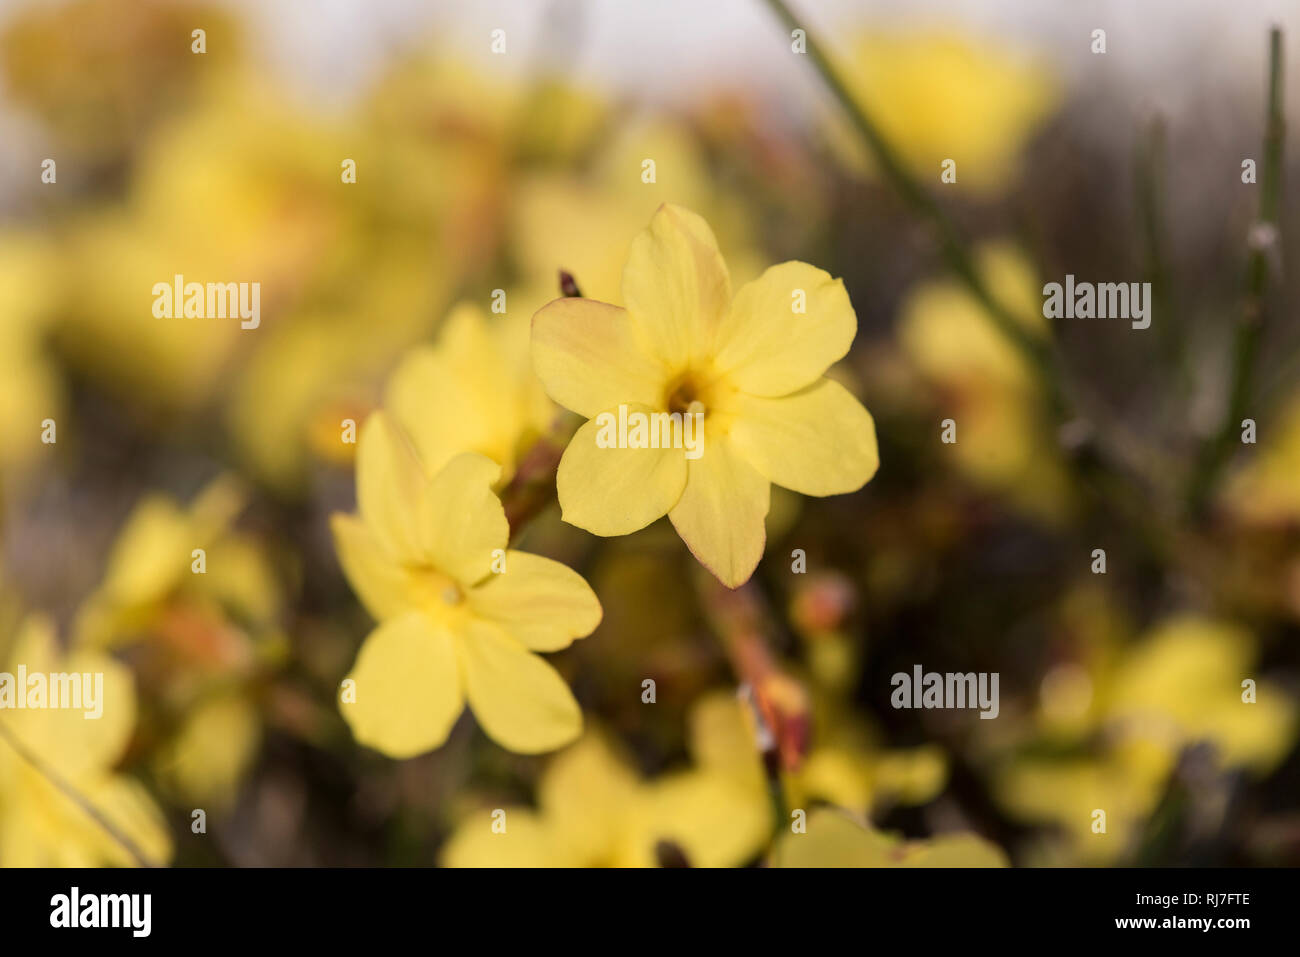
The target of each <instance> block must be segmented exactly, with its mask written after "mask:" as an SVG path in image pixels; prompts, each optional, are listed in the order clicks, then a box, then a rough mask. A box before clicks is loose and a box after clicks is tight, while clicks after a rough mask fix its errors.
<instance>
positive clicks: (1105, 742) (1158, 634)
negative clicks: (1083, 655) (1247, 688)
mask: <svg viewBox="0 0 1300 957" xmlns="http://www.w3.org/2000/svg"><path fill="white" fill-rule="evenodd" d="M1095 645H1096V642H1095V641H1093V640H1091V639H1090V641H1089V643H1088V647H1089V648H1093V647H1095ZM1253 657H1254V642H1253V640H1252V639H1251V636H1250V634H1249V633H1248V632H1247V631H1245V630H1244V629H1242V628H1240V627H1238V626H1235V625H1232V624H1230V623H1227V622H1220V621H1214V620H1210V619H1203V618H1196V617H1192V616H1185V617H1180V618H1173V619H1170V620H1168V621H1166V622H1163V623H1161V624H1159V625H1157V626H1156V627H1155V628H1154V629H1152V630H1151V632H1150V633H1149V634H1148V635H1147V636H1145V637H1144V638H1143V639H1141V640H1140V641H1139V642H1138V643H1137V644H1136V645H1135V646H1134V647H1133V649H1132V650H1130V651H1128V652H1127V653H1125V654H1123V655H1122V656H1120V657H1118V658H1115V659H1113V660H1111V659H1109V658H1108V657H1106V656H1102V658H1101V659H1100V661H1099V665H1100V667H1098V668H1094V669H1091V670H1089V669H1085V668H1082V666H1078V665H1074V666H1062V667H1069V668H1070V669H1071V670H1070V671H1069V672H1068V673H1060V669H1057V675H1056V677H1055V678H1054V679H1053V680H1052V681H1051V682H1046V681H1045V683H1044V687H1043V694H1044V696H1047V695H1053V696H1058V697H1060V696H1064V697H1065V698H1066V699H1068V700H1066V701H1063V702H1062V701H1057V702H1048V701H1044V708H1045V709H1048V708H1055V709H1058V710H1061V711H1065V710H1067V709H1068V710H1070V711H1071V712H1073V713H1075V714H1076V718H1075V720H1074V721H1072V722H1070V723H1068V724H1067V725H1064V726H1063V725H1062V724H1061V723H1060V722H1059V721H1057V720H1051V721H1049V722H1048V723H1047V724H1045V725H1044V728H1045V730H1046V731H1047V732H1048V733H1049V734H1050V735H1052V736H1054V737H1055V738H1056V739H1057V740H1058V741H1060V740H1064V739H1062V738H1061V732H1062V730H1063V728H1068V729H1069V730H1070V732H1071V733H1072V734H1073V735H1074V736H1075V737H1076V739H1077V740H1078V741H1079V743H1080V744H1086V743H1087V742H1086V739H1085V738H1083V737H1082V736H1083V735H1084V734H1085V733H1088V732H1092V733H1094V734H1095V735H1096V736H1097V745H1096V747H1095V748H1091V749H1087V750H1075V751H1072V752H1070V753H1069V754H1066V755H1063V756H1061V757H1055V758H1054V757H1046V756H1025V757H1019V758H1016V759H1013V760H1011V761H1009V762H1008V763H1007V764H1006V765H1005V766H1004V767H1003V769H1002V770H1000V771H999V772H998V774H997V783H996V791H997V793H998V795H999V800H1000V801H1001V802H1002V803H1003V805H1004V806H1005V807H1007V808H1008V810H1010V811H1011V812H1012V813H1014V814H1015V815H1017V816H1019V817H1021V818H1023V819H1025V820H1029V821H1036V822H1043V823H1052V824H1056V825H1058V826H1059V827H1060V828H1061V829H1062V831H1063V833H1064V835H1065V836H1066V838H1067V841H1068V844H1067V846H1066V847H1065V848H1059V849H1057V850H1056V851H1055V852H1054V853H1056V854H1058V855H1061V854H1063V855H1065V857H1064V858H1063V859H1064V860H1066V861H1069V860H1084V861H1092V862H1109V861H1113V860H1115V859H1117V858H1119V857H1121V856H1123V855H1124V854H1125V853H1127V852H1129V851H1131V850H1132V841H1133V838H1134V836H1135V835H1136V834H1137V833H1138V830H1139V828H1140V827H1141V826H1142V824H1143V822H1144V821H1145V820H1146V818H1147V816H1148V815H1150V813H1151V812H1152V810H1154V808H1155V806H1156V803H1157V802H1158V801H1159V799H1160V795H1161V794H1162V793H1163V791H1164V788H1165V786H1166V782H1167V781H1168V779H1169V775H1170V773H1171V772H1172V770H1173V768H1174V766H1175V764H1176V762H1177V759H1178V755H1179V753H1180V752H1181V751H1182V750H1183V748H1185V747H1187V746H1189V745H1193V744H1196V743H1198V742H1208V743H1209V744H1211V745H1213V746H1214V749H1215V752H1216V754H1217V756H1218V759H1219V761H1220V762H1221V763H1222V765H1223V766H1224V767H1228V768H1237V767H1244V768H1247V769H1250V770H1251V771H1253V772H1255V773H1257V774H1265V773H1267V772H1269V771H1270V770H1272V769H1273V768H1274V767H1276V766H1277V764H1278V762H1280V761H1281V760H1282V758H1283V757H1284V756H1285V755H1286V753H1287V752H1288V751H1289V750H1290V748H1291V747H1292V745H1293V744H1294V743H1295V740H1296V735H1297V727H1296V718H1297V713H1298V708H1297V703H1296V702H1295V700H1294V699H1293V698H1292V697H1289V696H1288V695H1287V693H1286V691H1285V690H1284V689H1283V688H1281V687H1280V686H1278V685H1276V684H1274V683H1272V682H1268V681H1261V680H1259V679H1258V676H1257V675H1255V674H1253V673H1252V668H1251V662H1252V660H1253ZM1247 678H1250V679H1252V680H1255V682H1256V686H1255V694H1256V701H1255V702H1254V703H1247V702H1245V701H1243V700H1242V695H1243V689H1242V682H1243V681H1244V680H1245V679H1247ZM1096 810H1102V811H1105V813H1106V831H1105V833H1104V834H1103V833H1095V832H1094V831H1093V812H1094V811H1096Z"/></svg>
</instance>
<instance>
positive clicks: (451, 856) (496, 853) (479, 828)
mask: <svg viewBox="0 0 1300 957" xmlns="http://www.w3.org/2000/svg"><path fill="white" fill-rule="evenodd" d="M497 810H498V809H497V808H491V809H485V810H482V811H477V812H475V813H474V814H471V815H470V816H469V817H468V818H467V819H466V820H465V821H464V822H463V823H462V824H461V825H460V826H459V827H458V828H456V832H455V833H454V834H452V836H451V837H450V838H449V839H448V840H447V844H446V846H445V847H443V850H442V866H443V867H558V866H561V862H560V858H559V855H560V854H561V853H563V852H564V848H562V847H559V846H558V842H556V841H555V840H553V838H552V835H551V829H550V828H549V827H547V825H546V822H545V821H543V820H542V819H541V818H540V817H538V815H537V814H536V813H535V812H534V811H531V810H529V809H528V808H525V807H506V808H500V809H499V810H500V811H501V812H502V814H500V815H498V814H497V813H496V812H497ZM501 827H504V828H505V830H504V831H502V830H501Z"/></svg>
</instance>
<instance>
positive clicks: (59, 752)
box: [0, 616, 136, 781]
mask: <svg viewBox="0 0 1300 957" xmlns="http://www.w3.org/2000/svg"><path fill="white" fill-rule="evenodd" d="M20 665H22V666H25V668H26V671H27V674H28V675H29V676H34V675H37V674H42V675H46V676H49V675H51V674H64V675H69V676H71V679H72V680H71V682H70V683H64V682H63V681H62V680H60V681H59V683H58V685H59V686H58V687H57V688H56V687H55V683H54V682H52V681H49V680H47V681H46V684H45V695H46V699H45V700H46V703H47V704H49V703H50V702H51V701H52V700H53V699H54V698H55V697H56V696H57V697H62V696H63V695H64V694H66V695H67V696H68V699H69V701H70V702H71V703H72V704H74V705H77V704H78V702H79V706H75V707H71V708H51V707H43V708H37V709H23V710H13V711H5V712H3V713H0V720H2V721H4V722H5V723H6V726H7V727H8V728H9V729H10V731H11V732H12V733H13V734H14V736H15V737H16V738H18V740H19V741H20V742H22V744H23V745H24V746H25V747H26V748H28V749H29V750H31V751H33V752H34V753H36V754H38V755H40V756H41V759H42V760H43V761H45V763H46V764H48V765H49V766H50V767H51V768H53V770H54V771H55V773H57V774H58V775H60V776H61V777H62V778H64V779H67V780H73V781H75V780H78V779H79V778H81V777H82V776H85V775H90V774H93V773H95V772H99V771H103V770H105V769H108V768H110V767H112V766H113V765H115V764H116V763H117V761H118V759H119V758H120V757H121V756H122V752H123V751H124V750H125V749H126V745H127V742H128V741H129V739H130V737H131V731H132V728H133V727H134V726H135V717H136V698H135V684H134V681H133V679H132V677H131V671H130V669H128V668H127V667H126V666H125V665H123V664H121V663H120V662H118V661H117V660H115V659H114V658H110V657H109V656H107V655H105V654H103V653H101V652H99V651H94V650H83V651H77V652H74V653H72V654H70V655H67V656H64V655H61V654H60V653H59V648H58V641H57V639H56V637H55V634H54V627H53V625H52V623H51V622H50V621H49V620H48V619H46V618H44V617H42V616H33V617H31V618H29V619H27V620H26V621H25V622H24V624H23V626H22V628H21V630H20V631H19V633H18V636H17V638H16V639H15V642H14V647H13V650H12V653H11V655H10V659H9V663H8V665H6V666H5V670H6V671H8V672H9V675H10V676H11V678H10V680H11V681H12V680H13V678H12V676H13V675H15V674H16V673H17V671H18V667H19V666H20ZM84 675H90V676H91V680H90V683H89V687H87V683H86V681H85V680H84V678H83V677H82V676H84ZM100 675H102V676H103V677H102V679H101V678H100V677H99V676H100ZM15 693H16V694H18V695H27V696H28V700H30V693H29V689H27V688H16V692H15ZM87 695H89V697H88V696H87ZM91 698H93V699H94V701H93V702H92V701H91V700H90V699H91ZM92 715H97V717H92ZM0 747H8V746H7V745H4V744H0Z"/></svg>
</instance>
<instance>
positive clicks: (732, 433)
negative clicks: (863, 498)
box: [533, 205, 879, 587]
mask: <svg viewBox="0 0 1300 957" xmlns="http://www.w3.org/2000/svg"><path fill="white" fill-rule="evenodd" d="M623 300H624V302H625V303H626V304H627V308H626V309H624V308H620V307H617V306H611V305H608V304H606V303H602V302H596V301H594V300H590V299H559V300H556V301H555V302H552V303H551V304H550V305H548V306H546V307H545V308H543V309H542V310H541V311H539V312H538V313H537V315H536V316H535V317H534V318H533V365H534V368H535V369H536V370H537V374H538V375H539V376H540V377H541V380H542V382H543V384H544V385H545V386H546V391H547V393H548V394H549V395H550V396H551V398H552V399H554V400H555V401H556V402H558V403H559V404H560V405H562V406H565V407H566V408H568V409H572V410H573V411H574V412H577V413H578V414H580V415H582V416H585V417H586V418H587V419H588V421H587V423H586V424H585V425H583V426H582V427H581V428H580V429H579V430H578V432H577V434H576V435H575V436H574V438H573V440H572V441H571V442H570V443H569V445H568V448H567V449H566V450H565V453H564V457H563V459H562V460H561V462H560V467H559V472H558V475H557V489H558V492H559V498H560V506H561V508H562V510H563V514H564V519H565V521H567V522H569V523H570V524H573V525H577V526H578V527H579V528H583V529H586V530H587V531H589V532H592V533H593V534H596V535H606V536H609V535H626V534H628V533H630V532H634V531H636V530H637V529H640V528H644V527H645V526H646V525H648V524H650V523H651V522H653V521H655V520H656V519H658V518H660V517H662V516H663V515H665V514H667V515H668V517H669V519H670V521H671V522H672V524H673V526H674V528H676V529H677V532H678V534H679V535H681V537H682V540H683V541H685V542H686V544H687V546H688V547H689V548H690V550H691V552H692V553H693V554H694V555H695V557H696V558H698V559H699V560H700V562H702V563H703V564H704V565H705V567H707V568H708V569H709V570H710V571H711V572H713V574H714V575H716V576H717V577H718V579H719V580H720V581H722V582H723V583H724V584H726V585H728V586H730V587H735V586H737V585H739V584H741V583H742V582H744V581H745V580H747V579H748V578H749V577H750V575H751V574H752V573H753V571H754V568H755V567H756V566H757V564H758V561H759V559H760V558H761V557H762V555H763V547H764V543H765V530H764V517H765V516H766V514H767V511H768V505H769V495H770V489H771V483H775V484H777V485H781V486H784V487H786V488H789V489H791V490H793V491H796V492H801V493H803V494H805V495H819V496H820V495H834V494H839V493H843V492H851V491H854V490H856V489H858V488H861V487H862V485H863V484H865V483H866V482H867V481H868V480H869V479H870V478H871V477H872V475H874V474H875V471H876V467H877V465H878V464H879V460H878V453H877V449H876V435H875V425H874V423H873V422H872V419H871V415H870V414H869V413H868V412H867V410H866V409H864V408H863V407H862V405H861V404H859V402H858V401H857V399H855V398H854V397H853V396H852V395H851V394H850V393H849V392H848V390H846V389H845V388H844V387H843V386H841V385H840V384H839V383H837V382H834V381H832V380H830V379H827V378H824V377H823V375H822V374H823V373H824V372H825V371H826V369H827V367H829V366H830V365H831V363H833V362H835V361H836V360H838V359H840V358H842V357H843V356H844V355H845V354H846V353H847V352H848V349H849V344H850V343H851V342H852V341H853V337H854V335H855V334H856V332H857V318H856V316H855V315H854V312H853V306H852V305H851V304H850V302H849V298H848V294H847V293H846V292H845V290H844V284H843V283H842V282H841V281H839V280H833V279H832V278H831V277H830V275H828V274H827V273H826V272H824V271H822V270H820V269H816V268H814V267H813V266H809V265H806V264H804V263H799V262H787V263H782V264H780V265H777V266H773V267H771V268H770V269H768V270H767V271H766V272H764V273H763V275H762V276H761V277H759V278H758V279H756V280H754V281H753V282H751V283H748V284H746V285H745V286H743V287H742V288H741V289H740V290H739V292H737V293H736V295H735V297H734V298H733V297H732V294H731V282H730V278H729V276H728V274H727V267H726V264H725V263H724V262H723V260H722V255H721V253H719V251H718V246H717V242H716V240H715V239H714V237H713V233H712V231H711V230H710V229H709V226H708V224H707V223H705V222H704V220H703V219H701V218H700V217H699V216H697V215H695V214H694V213H692V212H690V211H689V210H686V209H682V208H681V207H677V206H671V205H665V206H663V207H661V208H660V210H659V212H657V213H656V214H655V216H654V219H652V220H651V222H650V226H649V227H648V228H647V229H646V230H644V231H643V232H642V233H641V234H640V235H639V236H638V237H637V238H636V240H635V241H634V242H633V244H632V249H631V252H630V253H629V256H628V261H627V266H626V268H625V270H624V273H623ZM800 307H803V308H802V311H801V308H800ZM629 412H630V413H637V414H639V415H642V416H651V415H652V416H659V417H661V418H662V419H665V420H666V419H667V416H668V415H670V414H678V416H679V420H680V421H681V422H683V423H685V422H687V421H691V420H693V421H702V423H703V425H702V428H703V432H702V436H701V437H702V445H701V447H700V453H701V454H699V455H698V457H693V458H688V457H687V456H688V454H689V455H694V453H691V452H689V450H686V451H683V449H682V447H681V445H678V447H677V448H662V447H653V448H647V447H639V445H641V444H644V443H637V442H635V441H627V442H619V443H618V444H619V445H620V446H624V447H602V444H604V445H606V446H608V443H603V442H602V437H603V433H604V432H605V430H606V429H607V423H608V421H609V420H611V419H613V420H621V419H623V418H625V416H626V414H627V413H629ZM697 416H702V419H700V418H696V417H697ZM643 438H644V436H643ZM659 444H660V443H657V442H656V443H655V445H656V446H658V445H659Z"/></svg>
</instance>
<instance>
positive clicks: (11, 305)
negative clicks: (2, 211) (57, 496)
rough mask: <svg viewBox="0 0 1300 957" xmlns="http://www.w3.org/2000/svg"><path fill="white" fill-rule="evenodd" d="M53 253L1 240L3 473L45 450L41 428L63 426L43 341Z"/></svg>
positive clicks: (34, 244) (8, 236)
mask: <svg viewBox="0 0 1300 957" xmlns="http://www.w3.org/2000/svg"><path fill="white" fill-rule="evenodd" d="M51 255H52V252H51V250H50V249H49V248H48V247H47V246H46V244H45V243H44V242H42V241H41V240H39V239H38V238H37V237H35V236H27V235H23V234H21V233H16V232H7V233H3V234H0V473H3V472H6V471H9V470H10V469H16V468H19V467H21V466H23V465H25V464H26V463H28V462H29V461H31V459H32V457H33V456H34V455H36V454H37V453H38V452H39V451H40V449H41V447H42V446H41V432H42V425H41V423H42V422H43V421H44V420H45V419H54V420H55V423H56V427H59V428H65V427H66V425H65V423H63V420H62V412H63V404H64V395H63V388H62V384H61V383H60V381H59V377H58V374H57V372H56V371H55V368H54V366H53V364H52V363H51V362H50V361H49V359H48V358H47V356H46V355H45V351H44V349H45V346H44V343H43V341H42V338H43V336H44V335H45V333H46V331H47V329H48V324H49V317H50V310H51V307H52V306H53V290H54V289H55V288H56V283H55V277H54V272H53V269H52V262H51Z"/></svg>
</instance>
